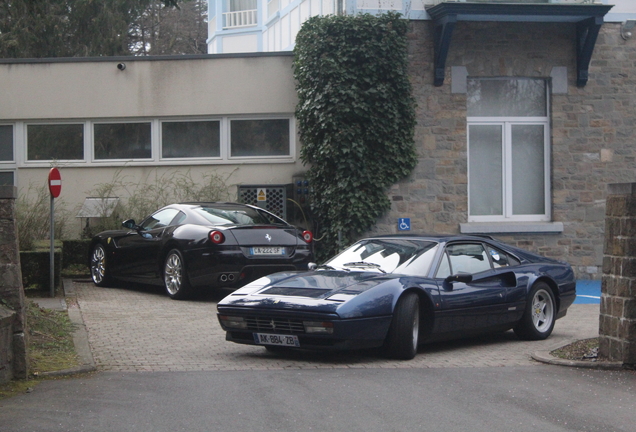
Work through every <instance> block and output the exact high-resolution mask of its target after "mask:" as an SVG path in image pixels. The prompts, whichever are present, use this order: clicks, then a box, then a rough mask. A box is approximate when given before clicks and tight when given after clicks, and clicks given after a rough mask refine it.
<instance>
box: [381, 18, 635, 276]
mask: <svg viewBox="0 0 636 432" xmlns="http://www.w3.org/2000/svg"><path fill="white" fill-rule="evenodd" d="M411 26H412V31H411V32H410V34H409V38H410V41H409V62H410V76H411V82H412V84H413V91H414V94H415V97H416V100H417V103H418V108H417V121H418V122H417V126H416V132H415V144H416V148H417V152H418V157H419V163H418V166H417V167H416V168H415V170H414V172H413V173H412V175H411V176H410V177H409V178H408V179H406V180H404V181H402V182H400V183H399V184H397V185H395V186H394V187H393V188H392V189H391V190H390V191H389V197H390V199H391V200H392V209H391V211H390V212H389V214H388V215H387V216H386V217H385V218H383V219H382V220H381V221H379V223H378V226H377V228H376V229H375V231H374V232H373V233H395V232H397V219H398V218H401V217H410V218H411V225H412V227H411V229H412V231H413V232H428V233H458V232H459V230H460V227H459V224H460V223H465V222H467V212H468V184H467V183H468V180H467V142H466V141H467V135H466V95H465V94H457V93H452V92H451V84H452V74H451V68H452V67H453V66H461V67H465V68H466V70H467V72H468V76H470V77H475V76H479V77H501V76H511V77H514V76H516V77H542V78H546V79H549V78H550V74H551V71H552V68H553V67H567V71H568V86H567V94H552V95H551V98H550V107H549V108H550V118H551V149H552V155H551V186H552V195H551V200H552V220H553V221H554V222H561V223H563V232H562V233H557V234H542V233H518V234H502V235H499V234H495V236H496V237H497V238H499V239H501V240H503V241H505V242H508V243H512V244H515V245H517V246H519V247H522V248H524V249H529V250H532V251H535V252H539V253H540V254H542V255H545V256H549V257H553V258H556V259H562V260H565V261H568V262H569V263H570V264H572V266H573V267H574V269H575V271H576V273H577V277H578V278H580V279H589V278H593V279H595V278H600V268H601V265H602V260H603V230H604V217H605V198H606V187H607V184H609V183H621V182H631V181H636V145H634V144H635V143H634V140H635V137H634V136H635V134H634V125H635V123H636V117H635V113H636V68H634V64H635V62H636V38H632V39H630V40H627V41H625V40H623V39H622V38H621V37H620V25H619V24H612V23H606V24H604V25H603V27H602V29H601V33H600V35H599V37H598V40H597V44H596V48H595V50H594V55H593V57H592V62H591V65H590V75H589V81H588V84H587V85H586V86H585V87H583V88H577V87H576V54H575V52H576V47H575V34H576V29H575V26H574V24H563V23H505V22H500V23H495V22H478V23H467V22H460V23H458V24H457V26H456V27H455V31H454V33H453V37H452V42H451V48H450V51H449V55H448V60H447V62H446V78H445V81H444V85H443V86H441V87H434V86H433V31H432V23H431V22H429V21H414V22H412V23H411Z"/></svg>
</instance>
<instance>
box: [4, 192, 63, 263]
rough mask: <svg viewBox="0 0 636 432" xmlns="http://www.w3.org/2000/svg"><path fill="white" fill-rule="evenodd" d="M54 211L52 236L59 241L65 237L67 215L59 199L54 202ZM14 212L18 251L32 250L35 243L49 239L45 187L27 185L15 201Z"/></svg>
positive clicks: (49, 227) (49, 215)
mask: <svg viewBox="0 0 636 432" xmlns="http://www.w3.org/2000/svg"><path fill="white" fill-rule="evenodd" d="M54 210H55V214H54V218H55V227H54V228H55V232H54V233H53V235H54V236H55V238H56V239H61V238H63V236H64V235H65V230H66V226H67V221H68V218H69V213H68V211H67V210H66V209H65V204H64V201H63V200H62V199H60V198H57V199H56V200H55V208H54ZM15 211H16V221H17V226H18V242H19V245H20V250H23V251H29V250H33V249H34V248H35V244H36V242H37V241H39V240H43V239H48V238H50V235H51V223H50V219H51V195H50V192H49V190H48V188H47V187H46V186H35V185H33V184H29V187H28V188H26V190H24V189H22V190H21V191H20V193H19V194H18V199H17V200H16V209H15Z"/></svg>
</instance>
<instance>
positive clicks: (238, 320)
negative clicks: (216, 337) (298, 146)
mask: <svg viewBox="0 0 636 432" xmlns="http://www.w3.org/2000/svg"><path fill="white" fill-rule="evenodd" d="M219 321H221V324H222V325H223V327H227V328H235V329H246V328H247V322H246V321H245V318H243V317H236V316H227V315H219Z"/></svg>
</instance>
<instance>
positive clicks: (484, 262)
mask: <svg viewBox="0 0 636 432" xmlns="http://www.w3.org/2000/svg"><path fill="white" fill-rule="evenodd" d="M446 252H447V253H448V257H449V259H450V265H451V272H452V273H453V274H457V273H470V274H473V273H479V272H482V271H485V270H490V262H489V261H488V257H487V256H486V251H484V248H483V246H482V245H480V244H456V245H450V246H448V247H447V248H446Z"/></svg>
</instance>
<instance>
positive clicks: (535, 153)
mask: <svg viewBox="0 0 636 432" xmlns="http://www.w3.org/2000/svg"><path fill="white" fill-rule="evenodd" d="M543 139H544V130H543V125H512V172H513V175H512V213H513V214H515V215H531V214H532V215H542V214H545V183H544V182H545V173H544V166H545V155H544V146H543Z"/></svg>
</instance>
